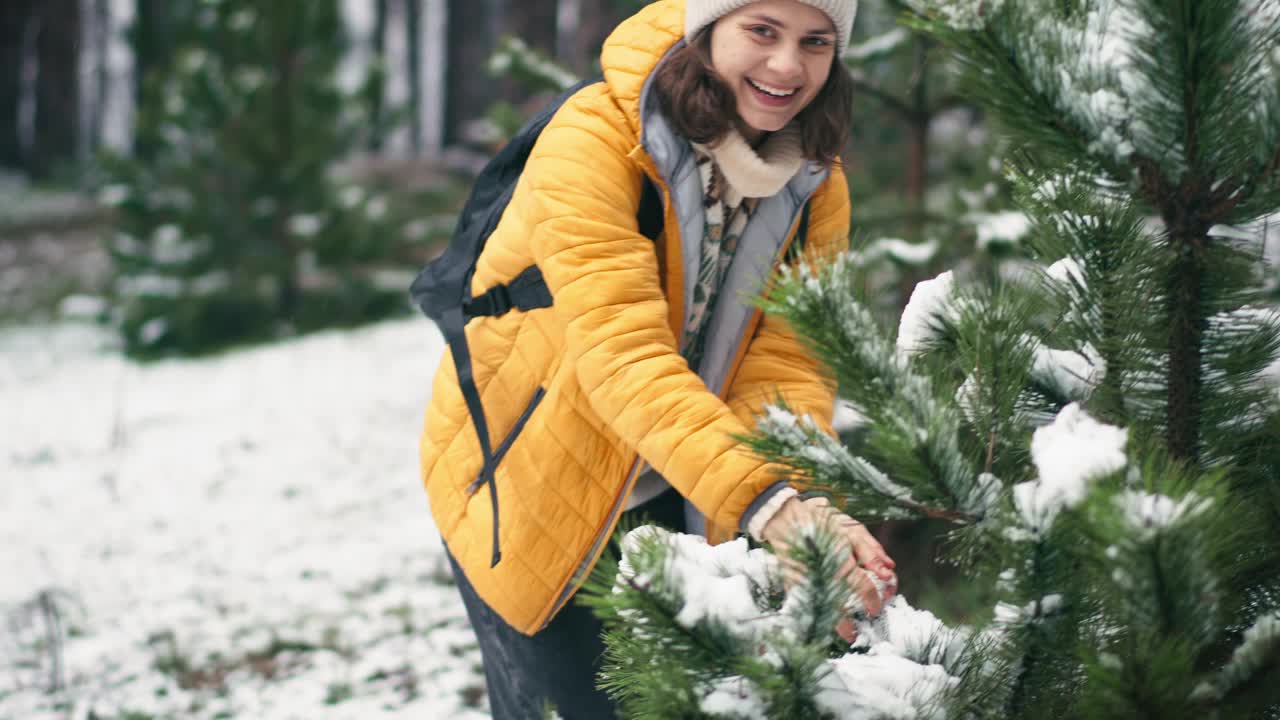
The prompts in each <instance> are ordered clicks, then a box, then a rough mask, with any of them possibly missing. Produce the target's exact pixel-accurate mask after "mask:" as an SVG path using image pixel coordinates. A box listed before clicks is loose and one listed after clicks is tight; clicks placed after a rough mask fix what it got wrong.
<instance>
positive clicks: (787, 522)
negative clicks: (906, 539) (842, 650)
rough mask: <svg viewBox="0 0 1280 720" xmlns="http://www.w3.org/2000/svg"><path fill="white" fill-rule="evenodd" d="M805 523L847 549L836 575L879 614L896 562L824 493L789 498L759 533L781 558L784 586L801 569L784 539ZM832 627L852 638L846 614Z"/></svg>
mask: <svg viewBox="0 0 1280 720" xmlns="http://www.w3.org/2000/svg"><path fill="white" fill-rule="evenodd" d="M808 525H816V526H818V527H823V528H826V529H827V530H828V531H829V532H831V533H832V534H833V535H834V536H835V538H836V543H837V547H838V548H839V549H840V550H841V551H843V552H845V553H847V557H846V558H845V561H844V564H843V565H841V567H840V570H839V577H842V578H845V579H846V580H847V581H848V583H849V587H850V588H851V589H852V590H853V591H854V592H855V593H856V594H857V596H858V598H859V599H861V601H862V606H863V607H864V608H865V609H866V611H867V613H868V614H869V615H871V616H875V615H879V614H880V609H881V607H882V606H883V604H884V603H885V602H888V601H889V600H890V599H891V598H892V597H893V596H894V594H896V593H897V591H898V578H897V575H895V574H894V572H893V569H894V567H895V565H896V564H895V563H894V561H893V558H891V557H889V555H888V554H887V553H885V551H884V547H882V546H881V545H880V543H879V541H877V540H876V539H875V538H874V537H872V535H871V533H870V532H868V531H867V528H866V526H865V525H863V524H862V523H860V522H858V521H857V520H854V519H853V518H851V517H849V516H848V515H845V514H844V513H842V512H840V511H839V510H837V509H835V508H834V507H832V506H831V503H830V502H829V501H828V500H827V499H826V498H824V497H815V498H810V499H808V500H801V499H800V498H798V497H793V498H790V499H789V500H787V501H786V502H785V503H783V505H782V507H781V508H780V509H779V510H778V512H777V514H776V515H774V516H773V517H772V518H771V519H770V520H769V523H768V524H767V525H765V526H764V530H763V532H762V533H761V534H762V535H763V536H764V539H765V541H766V542H768V543H769V544H770V545H772V546H773V548H774V550H775V552H776V553H777V555H778V557H779V558H781V560H782V563H783V568H784V570H783V581H784V582H785V583H786V585H787V587H788V588H790V587H791V586H793V585H795V584H796V583H798V582H799V581H800V579H801V577H802V573H803V569H802V568H800V567H799V566H798V565H796V563H795V562H794V561H792V560H791V559H790V553H789V552H788V550H789V542H788V541H789V539H790V538H791V537H792V536H793V534H794V533H795V532H796V531H797V530H798V529H799V528H802V527H805V526H808ZM836 631H837V632H838V633H839V634H840V637H842V638H844V639H845V640H846V641H848V642H853V640H854V637H855V634H854V631H853V621H852V620H851V619H850V618H848V617H846V618H845V619H844V620H842V621H841V622H840V624H839V625H838V626H837V627H836Z"/></svg>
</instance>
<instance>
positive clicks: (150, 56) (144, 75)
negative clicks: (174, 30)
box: [132, 0, 174, 159]
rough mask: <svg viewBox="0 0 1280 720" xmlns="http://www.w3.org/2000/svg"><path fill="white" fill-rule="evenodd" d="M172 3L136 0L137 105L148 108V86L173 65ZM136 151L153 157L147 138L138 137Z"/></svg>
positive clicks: (134, 149) (135, 59)
mask: <svg viewBox="0 0 1280 720" xmlns="http://www.w3.org/2000/svg"><path fill="white" fill-rule="evenodd" d="M170 2H172V0H137V10H136V15H135V17H134V23H133V29H132V35H133V51H134V65H133V68H134V72H133V82H134V89H133V90H134V95H133V96H134V97H135V98H137V100H138V106H139V107H142V106H145V105H147V95H148V87H149V85H150V84H151V83H154V82H156V81H157V80H158V79H159V77H160V76H161V75H162V74H163V73H165V72H166V71H167V70H168V68H170V67H172V65H173V53H174V42H173V40H172V39H171V35H170V31H171V28H170V24H171V23H170V22H169V20H170V17H171V10H172V8H171V7H170V6H169V3H170ZM133 152H134V155H136V156H137V157H138V158H140V159H146V158H149V157H151V156H152V154H153V153H154V148H152V147H150V145H149V143H147V142H146V141H145V138H140V137H135V139H134V142H133Z"/></svg>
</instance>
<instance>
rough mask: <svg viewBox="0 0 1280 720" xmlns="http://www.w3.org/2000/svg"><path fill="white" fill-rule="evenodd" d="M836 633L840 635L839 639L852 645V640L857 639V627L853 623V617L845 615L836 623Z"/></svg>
mask: <svg viewBox="0 0 1280 720" xmlns="http://www.w3.org/2000/svg"><path fill="white" fill-rule="evenodd" d="M836 634H837V635H839V636H840V639H841V640H844V641H845V642H847V643H849V644H850V645H852V644H853V641H854V640H857V639H858V629H857V627H856V626H855V625H854V624H853V619H852V618H849V617H845V618H842V619H841V620H840V622H838V623H836Z"/></svg>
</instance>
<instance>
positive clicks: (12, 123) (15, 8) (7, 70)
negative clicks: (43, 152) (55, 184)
mask: <svg viewBox="0 0 1280 720" xmlns="http://www.w3.org/2000/svg"><path fill="white" fill-rule="evenodd" d="M34 9H35V2H34V0H5V1H4V2H2V3H0V165H2V166H7V167H13V168H18V167H22V164H23V162H22V155H23V154H22V146H21V144H20V143H19V139H18V112H19V106H20V104H21V102H22V65H23V63H22V44H23V43H22V36H23V32H24V30H25V29H26V27H27V21H28V19H29V18H30V17H31V16H32V15H33V14H34Z"/></svg>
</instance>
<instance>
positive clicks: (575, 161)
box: [513, 98, 780, 527]
mask: <svg viewBox="0 0 1280 720" xmlns="http://www.w3.org/2000/svg"><path fill="white" fill-rule="evenodd" d="M600 105H601V103H594V104H593V103H590V102H589V98H588V99H587V100H582V99H580V98H575V100H574V101H573V102H571V103H570V104H568V105H566V106H565V108H562V110H561V112H560V113H559V114H558V115H557V117H556V118H555V119H554V120H553V121H552V124H551V125H549V126H548V127H547V129H546V130H544V131H543V136H542V138H540V140H539V142H538V144H537V146H536V147H535V149H534V152H533V154H532V155H531V157H530V160H529V163H528V165H527V166H526V167H525V170H524V173H523V174H522V177H521V184H520V187H519V188H518V189H517V193H516V197H515V198H514V199H513V202H514V203H518V205H517V207H518V211H519V212H521V213H522V214H523V217H524V222H525V227H528V228H530V231H531V235H530V244H531V247H532V249H533V255H534V260H535V262H537V264H538V266H539V267H540V268H541V269H542V273H543V276H544V277H545V278H546V281H547V285H548V287H549V288H550V290H551V294H552V296H553V298H554V299H555V302H554V306H553V309H554V312H555V315H556V318H557V320H558V321H559V322H560V323H562V324H563V327H564V332H565V344H566V357H565V361H566V362H569V363H572V364H573V366H574V367H575V368H576V372H577V376H578V380H579V383H580V385H581V387H582V389H583V391H584V393H585V394H586V396H587V398H588V401H589V403H590V404H591V407H592V409H593V410H594V411H595V412H596V413H597V414H598V415H599V416H600V418H601V419H602V420H603V421H604V422H605V423H607V424H608V425H609V427H610V428H611V429H612V430H613V431H614V432H615V433H617V434H618V435H619V436H620V437H621V438H622V439H623V440H624V441H626V442H627V443H629V444H630V445H631V446H632V447H634V448H636V450H637V451H638V452H639V454H640V455H641V456H642V457H643V458H644V459H645V460H646V461H648V462H649V463H650V464H651V465H652V466H653V467H654V468H656V469H657V470H658V472H660V473H662V475H663V477H665V478H666V479H667V480H668V481H669V482H670V483H671V484H672V485H673V486H674V487H675V488H676V490H678V491H679V492H680V493H681V494H682V495H684V497H686V498H688V499H689V500H690V501H691V502H692V503H693V504H694V506H696V507H697V508H698V510H699V511H701V512H702V513H703V514H705V515H707V516H708V518H710V519H711V520H712V521H713V522H715V523H717V524H720V525H724V526H728V527H735V526H737V524H738V520H739V518H740V516H741V515H742V513H743V511H744V510H745V509H746V508H747V506H748V505H749V504H750V503H751V502H752V500H754V499H755V498H756V496H758V495H759V494H760V493H761V492H763V491H764V490H765V489H766V488H768V487H769V486H770V485H772V484H773V483H774V482H775V481H776V480H777V473H778V472H779V470H780V468H778V467H777V466H774V465H771V464H769V463H766V462H764V461H762V460H760V459H758V458H755V457H754V456H753V455H751V453H750V452H749V451H747V450H746V449H744V448H742V447H740V446H739V444H738V443H737V442H735V441H734V440H733V438H732V437H731V436H732V435H734V434H743V433H745V432H746V431H747V427H746V426H745V425H743V423H742V421H741V420H739V419H738V417H736V416H735V415H734V414H733V413H732V412H731V411H730V410H729V407H728V406H727V405H726V404H725V403H723V402H722V401H721V400H720V399H719V398H718V397H717V396H716V395H715V394H713V393H711V392H710V391H709V390H707V388H706V386H705V385H704V384H703V382H702V380H701V379H700V378H698V376H697V375H696V374H694V373H693V372H691V371H690V370H689V367H688V364H687V363H686V362H685V360H684V358H682V357H681V356H680V354H679V353H678V352H677V345H676V338H675V336H674V334H673V333H672V331H671V329H670V327H669V326H668V324H667V312H668V308H667V302H666V299H665V297H664V295H663V293H662V288H661V284H660V282H659V277H658V263H657V257H656V254H655V251H654V246H653V243H652V242H651V241H650V240H647V239H646V238H645V237H644V236H642V235H641V234H640V233H639V231H638V229H637V226H636V212H637V210H638V204H639V196H640V188H641V182H642V173H641V170H640V169H639V167H638V166H637V165H636V163H635V162H633V161H632V160H631V159H630V158H629V157H628V153H629V152H631V150H632V148H633V147H634V139H633V138H632V136H631V135H630V133H629V131H627V130H624V129H620V128H625V125H624V123H625V120H624V119H623V118H622V116H621V115H620V114H619V115H618V116H617V117H612V116H610V115H609V114H608V111H607V109H606V110H602V109H600ZM609 109H612V108H609Z"/></svg>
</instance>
